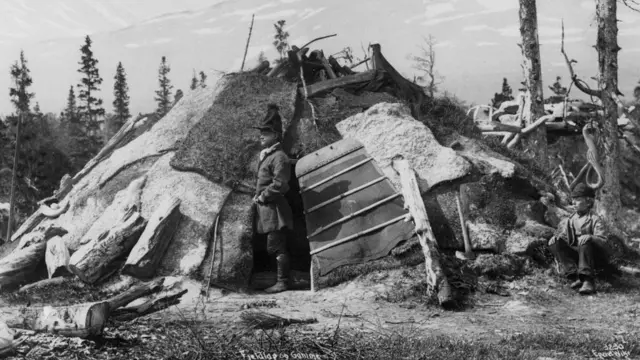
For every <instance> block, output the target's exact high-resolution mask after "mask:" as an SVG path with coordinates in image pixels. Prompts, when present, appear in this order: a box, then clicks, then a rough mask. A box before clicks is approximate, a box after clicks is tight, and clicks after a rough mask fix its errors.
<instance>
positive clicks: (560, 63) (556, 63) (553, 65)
mask: <svg viewBox="0 0 640 360" xmlns="http://www.w3.org/2000/svg"><path fill="white" fill-rule="evenodd" d="M551 66H552V67H565V66H567V63H566V62H552V63H551Z"/></svg>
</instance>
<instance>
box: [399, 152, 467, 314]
mask: <svg viewBox="0 0 640 360" xmlns="http://www.w3.org/2000/svg"><path fill="white" fill-rule="evenodd" d="M392 166H393V168H394V169H395V171H396V172H397V173H398V174H399V175H400V183H401V187H402V196H403V197H404V202H405V207H406V208H408V209H409V211H410V213H411V216H412V218H413V221H414V223H415V230H416V234H417V236H418V240H419V241H420V245H421V246H422V251H423V253H424V259H425V266H426V269H427V283H428V284H429V286H430V289H431V291H438V301H439V303H440V305H442V306H443V307H449V306H451V305H453V304H454V303H455V299H454V297H453V294H452V292H451V286H450V285H449V281H448V280H447V277H446V275H445V273H444V270H443V269H442V265H441V256H440V251H439V250H438V243H437V241H436V238H435V236H434V235H433V231H432V229H431V224H430V223H429V218H428V216H427V210H426V208H425V205H424V201H423V200H422V196H421V192H420V188H419V185H418V180H417V179H416V175H415V172H414V171H413V169H412V168H411V165H410V164H409V161H407V160H405V159H402V158H395V159H394V160H393V163H392Z"/></svg>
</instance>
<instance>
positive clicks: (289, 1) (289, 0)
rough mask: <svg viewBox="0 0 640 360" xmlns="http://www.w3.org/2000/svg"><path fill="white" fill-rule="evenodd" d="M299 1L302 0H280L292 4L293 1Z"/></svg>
mask: <svg viewBox="0 0 640 360" xmlns="http://www.w3.org/2000/svg"><path fill="white" fill-rule="evenodd" d="M298 1H300V0H280V2H281V3H283V4H291V3H294V2H298Z"/></svg>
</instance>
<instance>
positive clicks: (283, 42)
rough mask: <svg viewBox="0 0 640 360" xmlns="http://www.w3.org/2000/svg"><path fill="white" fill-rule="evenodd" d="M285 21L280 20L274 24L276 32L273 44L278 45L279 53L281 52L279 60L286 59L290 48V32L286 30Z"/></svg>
mask: <svg viewBox="0 0 640 360" xmlns="http://www.w3.org/2000/svg"><path fill="white" fill-rule="evenodd" d="M285 23H286V21H285V20H278V22H277V23H275V24H273V27H274V28H275V29H276V33H275V35H274V36H273V38H274V39H275V40H274V41H273V46H275V47H276V50H277V51H278V54H280V59H279V62H282V61H284V59H285V55H286V53H287V50H288V49H289V41H288V39H289V33H288V32H287V31H284V25H285Z"/></svg>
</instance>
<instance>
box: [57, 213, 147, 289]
mask: <svg viewBox="0 0 640 360" xmlns="http://www.w3.org/2000/svg"><path fill="white" fill-rule="evenodd" d="M146 223H147V221H146V220H145V219H143V218H142V217H141V216H140V213H138V212H137V207H136V206H133V207H131V208H129V209H128V211H126V213H124V214H123V216H122V219H121V220H120V222H118V223H117V224H114V227H113V228H112V229H110V230H107V231H105V232H104V233H102V234H101V235H100V236H99V237H98V238H96V239H92V240H91V241H90V242H88V243H87V244H85V245H83V246H82V247H81V248H80V249H78V251H76V252H75V253H74V254H73V256H71V259H70V260H69V270H70V271H71V272H72V273H74V274H75V275H77V276H78V277H79V278H80V280H82V281H83V282H85V283H89V284H93V283H96V282H97V281H99V280H102V279H104V278H106V277H108V276H109V275H111V274H113V273H114V272H115V271H117V270H118V269H117V268H116V267H114V266H112V265H113V262H114V261H115V260H116V259H118V258H119V257H120V256H122V255H125V254H128V253H129V251H131V248H133V246H134V245H135V243H136V241H137V240H138V238H139V237H140V234H142V231H143V230H144V227H145V225H146Z"/></svg>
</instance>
